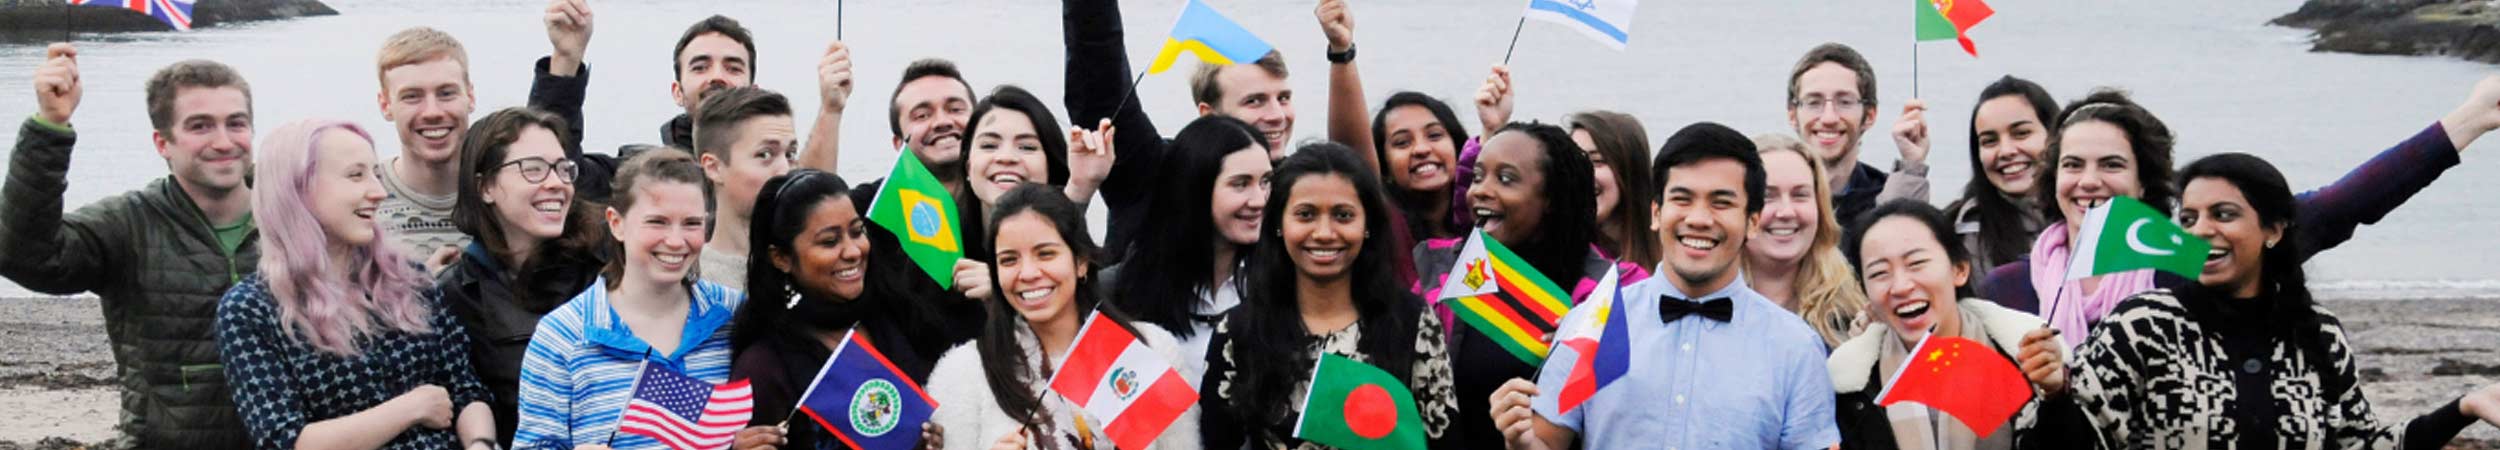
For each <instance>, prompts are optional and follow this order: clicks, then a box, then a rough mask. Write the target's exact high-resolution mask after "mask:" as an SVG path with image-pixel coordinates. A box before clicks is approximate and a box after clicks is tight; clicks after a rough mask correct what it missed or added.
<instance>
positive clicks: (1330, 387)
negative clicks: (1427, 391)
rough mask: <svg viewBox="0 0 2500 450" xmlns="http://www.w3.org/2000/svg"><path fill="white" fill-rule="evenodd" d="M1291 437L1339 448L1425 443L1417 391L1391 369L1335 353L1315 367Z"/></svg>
mask: <svg viewBox="0 0 2500 450" xmlns="http://www.w3.org/2000/svg"><path fill="white" fill-rule="evenodd" d="M1293 437H1296V438H1301V439H1302V440H1306V441H1311V442H1317V443H1321V444H1327V445H1329V446H1333V447H1337V448H1361V449H1392V450H1395V449H1415V450H1420V449H1422V448H1424V421H1423V417H1422V416H1421V415H1418V414H1416V412H1415V394H1414V393H1411V392H1408V391H1407V390H1406V383H1400V382H1398V379H1397V377H1393V376H1389V372H1388V371H1384V370H1380V368H1378V367H1372V365H1370V364H1364V363H1363V362H1362V361H1355V360H1353V359H1349V358H1346V357H1343V356H1337V355H1335V354H1322V355H1320V359H1319V364H1317V365H1316V366H1315V367H1312V368H1311V393H1310V394H1309V395H1307V396H1304V397H1302V421H1301V422H1299V423H1296V424H1294V426H1293Z"/></svg>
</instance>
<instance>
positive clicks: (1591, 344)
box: [1555, 337, 1597, 414]
mask: <svg viewBox="0 0 2500 450" xmlns="http://www.w3.org/2000/svg"><path fill="white" fill-rule="evenodd" d="M1563 346H1566V347H1571V352H1572V353H1578V355H1577V356H1578V357H1579V360H1578V361H1572V362H1571V376H1570V378H1566V379H1564V381H1563V388H1562V393H1561V396H1560V397H1557V398H1555V406H1559V407H1560V408H1558V409H1559V410H1560V411H1558V412H1561V413H1563V414H1570V413H1571V410H1573V409H1577V408H1579V407H1580V404H1581V403H1584V402H1587V401H1588V400H1589V396H1591V395H1596V394H1597V365H1596V363H1597V340H1595V339H1589V338H1587V337H1581V338H1578V339H1572V340H1570V341H1566V342H1563Z"/></svg>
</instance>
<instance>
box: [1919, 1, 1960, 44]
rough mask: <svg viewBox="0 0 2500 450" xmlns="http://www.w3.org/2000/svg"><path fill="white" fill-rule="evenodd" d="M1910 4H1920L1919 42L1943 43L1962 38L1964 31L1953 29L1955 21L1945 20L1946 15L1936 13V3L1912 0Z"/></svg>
mask: <svg viewBox="0 0 2500 450" xmlns="http://www.w3.org/2000/svg"><path fill="white" fill-rule="evenodd" d="M1910 2H1911V3H1917V4H1918V7H1917V8H1918V12H1917V14H1918V40H1921V41H1943V40H1952V39H1955V38H1960V37H1962V31H1961V30H1960V29H1956V28H1954V27H1953V21H1951V20H1945V18H1944V13H1943V12H1939V11H1936V3H1935V2H1934V1H1932V0H1910Z"/></svg>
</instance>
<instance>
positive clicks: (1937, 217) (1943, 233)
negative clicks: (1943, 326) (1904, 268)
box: [1840, 198, 1987, 298]
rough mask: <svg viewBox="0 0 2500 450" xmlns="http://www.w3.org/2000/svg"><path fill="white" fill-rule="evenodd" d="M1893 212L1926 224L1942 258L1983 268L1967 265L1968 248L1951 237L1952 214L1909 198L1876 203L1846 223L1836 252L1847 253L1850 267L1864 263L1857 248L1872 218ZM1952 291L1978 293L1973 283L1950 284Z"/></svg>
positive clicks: (1879, 219)
mask: <svg viewBox="0 0 2500 450" xmlns="http://www.w3.org/2000/svg"><path fill="white" fill-rule="evenodd" d="M1895 216H1898V217H1907V218H1910V219H1911V220H1915V221H1918V224H1919V225H1923V226H1925V227H1926V228H1927V232H1928V233H1933V234H1934V235H1935V238H1936V245H1937V246H1940V247H1944V256H1945V261H1947V262H1950V263H1952V264H1954V265H1958V266H1962V267H1963V269H1964V270H1987V269H1986V268H1984V267H1971V264H1972V262H1971V252H1970V249H1965V248H1962V243H1961V242H1960V241H1959V240H1957V239H1954V238H1953V219H1952V218H1949V217H1945V215H1944V211H1943V210H1939V209H1936V207H1935V206H1932V205H1928V204H1927V202H1925V201H1920V200H1918V199H1909V198H1902V199H1893V200H1892V201H1889V202H1884V203H1883V204H1881V205H1876V206H1875V209H1874V210H1871V211H1867V212H1866V214H1862V215H1859V216H1858V221H1857V222H1856V223H1852V224H1850V225H1849V229H1848V232H1847V233H1846V234H1843V236H1845V237H1843V238H1841V246H1840V253H1841V254H1842V255H1846V256H1848V257H1849V268H1850V269H1852V270H1856V269H1858V268H1861V267H1865V266H1866V256H1865V253H1864V252H1865V249H1864V248H1861V247H1862V246H1864V245H1865V244H1866V230H1867V229H1869V228H1874V227H1875V223H1876V222H1882V221H1884V219H1886V218H1891V217H1895ZM1953 295H1954V297H1955V298H1972V297H1978V295H1977V294H1976V290H1975V287H1974V286H1971V285H1970V284H1968V283H1964V284H1962V285H1961V286H1958V287H1955V288H1953ZM1867 296H1868V297H1874V296H1875V295H1874V294H1873V293H1868V295H1867Z"/></svg>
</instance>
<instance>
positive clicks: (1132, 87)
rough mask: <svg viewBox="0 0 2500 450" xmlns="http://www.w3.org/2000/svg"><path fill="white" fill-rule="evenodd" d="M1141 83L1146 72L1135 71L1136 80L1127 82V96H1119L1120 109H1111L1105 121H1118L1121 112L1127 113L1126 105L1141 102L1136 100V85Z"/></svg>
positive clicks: (1144, 79) (1144, 78)
mask: <svg viewBox="0 0 2500 450" xmlns="http://www.w3.org/2000/svg"><path fill="white" fill-rule="evenodd" d="M1142 81H1146V71H1143V70H1140V71H1137V78H1136V79H1133V80H1129V82H1128V95H1122V96H1120V107H1119V109H1113V110H1111V116H1110V117H1108V118H1107V119H1109V120H1111V121H1113V122H1118V121H1120V113H1123V112H1128V104H1129V103H1133V102H1132V100H1137V101H1142V100H1138V99H1137V83H1138V82H1142ZM1077 126H1080V127H1081V126H1085V124H1077ZM1095 131H1101V130H1095Z"/></svg>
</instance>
